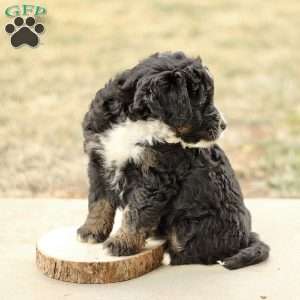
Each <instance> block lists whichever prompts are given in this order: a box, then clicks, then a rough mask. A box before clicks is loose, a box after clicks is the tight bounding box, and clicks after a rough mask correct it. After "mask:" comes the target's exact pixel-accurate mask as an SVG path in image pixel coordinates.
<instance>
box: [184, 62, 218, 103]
mask: <svg viewBox="0 0 300 300" xmlns="http://www.w3.org/2000/svg"><path fill="white" fill-rule="evenodd" d="M184 71H185V73H186V75H187V76H188V77H189V79H190V81H191V82H192V85H193V86H194V87H196V88H197V86H199V84H200V83H202V84H203V85H204V86H205V88H206V91H207V93H208V95H209V97H210V98H213V95H214V80H213V77H212V75H211V73H210V72H209V70H208V68H207V67H206V66H205V65H203V64H202V62H201V59H200V58H196V59H195V60H194V61H193V62H192V64H190V65H189V66H187V67H186V68H185V70H184Z"/></svg>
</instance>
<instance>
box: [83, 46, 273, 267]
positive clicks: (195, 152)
mask: <svg viewBox="0 0 300 300" xmlns="http://www.w3.org/2000/svg"><path fill="white" fill-rule="evenodd" d="M213 96H214V84H213V79H212V77H211V75H210V74H209V72H208V69H207V68H206V67H205V66H204V65H203V64H202V62H201V60H200V59H199V58H196V59H192V58H188V57H186V55H184V54H183V53H182V52H176V53H157V54H154V55H152V56H150V57H149V58H147V59H145V60H144V61H142V62H140V63H139V64H138V65H137V66H136V67H134V68H132V69H130V70H127V71H125V72H123V73H121V74H119V75H118V76H116V78H115V79H114V80H111V81H109V82H108V83H107V84H106V86H105V87H104V88H103V89H101V90H100V91H98V93H97V94H96V97H95V98H94V100H93V101H92V103H91V106H90V109H89V111H88V112H87V114H86V116H85V118H84V122H83V131H84V149H85V151H86V152H87V153H88V155H89V167H88V174H89V180H90V191H89V210H90V214H91V213H92V211H93V207H94V206H95V203H99V202H101V201H108V202H109V203H110V206H109V207H113V208H114V209H116V208H117V207H122V208H125V211H126V214H125V216H124V220H123V224H122V230H123V231H122V232H121V233H119V234H118V236H117V238H122V237H123V236H124V235H125V236H126V238H127V240H128V241H129V240H130V241H131V242H130V243H127V244H126V240H125V239H124V241H123V242H122V243H120V242H117V243H116V242H115V240H116V239H117V238H116V237H115V238H114V239H111V238H110V240H109V241H108V242H106V245H107V247H108V248H109V249H110V250H111V252H112V253H113V254H114V255H126V254H132V253H135V252H137V251H139V249H140V248H139V247H142V245H143V242H142V240H143V238H146V237H147V236H153V235H156V236H157V235H159V236H164V237H166V238H167V240H168V252H169V253H170V256H171V264H190V263H204V264H212V263H216V262H217V261H222V263H223V265H224V266H225V267H227V268H228V269H235V268H240V267H243V266H247V265H250V264H255V263H258V262H260V261H263V260H265V259H266V258H267V257H268V253H269V247H268V246H267V245H266V244H264V243H263V242H261V241H260V240H259V239H258V236H257V235H256V234H254V233H252V232H251V217H250V213H249V211H248V210H247V208H246V207H245V205H244V202H243V197H242V193H241V190H240V186H239V184H238V181H237V179H236V177H235V174H234V171H233V170H232V168H231V166H230V163H229V161H228V159H227V157H226V155H225V154H224V152H223V151H222V150H221V149H220V147H219V146H217V145H214V142H215V141H216V140H217V139H218V137H219V136H220V134H221V132H222V131H223V130H224V129H225V127H226V124H225V122H224V120H223V119H222V117H221V115H220V113H219V111H218V110H217V108H216V107H215V104H214V101H213ZM126 124H127V125H126ZM135 124H141V125H139V126H140V127H134V126H135ZM152 124H153V126H152ZM126 126H127V127H126ZM155 126H158V127H159V128H160V127H161V131H160V130H156V129H153V128H154V127H155ZM118 128H119V129H118ZM118 130H119V131H118ZM139 130H141V133H140V135H139V132H137V131H139ZM117 131H118V132H119V133H118V135H116V136H117V137H114V134H116V132H117ZM133 131H135V132H133ZM125 133H126V136H124V140H123V136H122V134H125ZM151 134H152V135H151ZM143 135H144V136H143ZM128 136H130V138H128ZM133 136H134V137H135V136H136V140H134V141H133V142H132V140H133ZM170 136H171V139H170ZM113 138H115V139H117V138H119V140H118V141H119V144H118V145H117V146H116V147H120V148H121V150H120V151H123V152H121V154H122V155H123V154H124V153H125V152H126V153H127V152H128V157H125V159H124V158H122V159H121V158H120V159H119V158H118V157H117V156H112V154H111V153H112V152H114V151H116V149H112V148H113V147H112V148H111V149H106V148H105V147H108V146H107V145H112V142H111V140H113ZM109 143H110V144H109ZM132 143H133V144H132ZM128 145H129V146H130V147H132V149H128V147H129V146H128ZM126 147H127V148H126ZM203 147H207V148H203ZM124 151H125V152H124ZM109 156H111V158H108V157H109ZM98 207H99V206H98ZM112 215H114V214H112ZM99 217H100V216H99ZM88 218H89V217H88ZM90 223H91V222H90ZM84 229H85V231H84V232H85V234H86V233H87V229H86V228H84ZM82 230H83V229H82V228H81V229H79V230H78V233H79V236H80V235H81V231H82ZM89 230H91V235H93V236H95V232H92V231H93V230H92V229H89ZM97 232H99V224H98V228H97ZM108 235H109V232H108V233H106V234H105V235H103V233H101V232H100V233H99V238H96V241H98V242H99V241H103V240H105V239H106V238H107V237H108ZM128 236H130V238H128ZM134 236H136V237H138V238H136V239H134ZM137 240H138V242H136V241H137ZM118 245H122V246H118Z"/></svg>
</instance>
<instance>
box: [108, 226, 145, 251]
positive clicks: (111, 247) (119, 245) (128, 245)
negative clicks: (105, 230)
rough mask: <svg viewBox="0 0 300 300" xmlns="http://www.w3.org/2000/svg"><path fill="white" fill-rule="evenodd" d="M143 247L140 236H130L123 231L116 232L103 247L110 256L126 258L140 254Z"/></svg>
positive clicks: (143, 241) (142, 238) (143, 240)
mask: <svg viewBox="0 0 300 300" xmlns="http://www.w3.org/2000/svg"><path fill="white" fill-rule="evenodd" d="M144 245H145V239H144V237H143V236H141V235H140V234H136V235H131V234H128V233H126V232H124V231H118V232H117V233H116V234H115V235H114V236H112V237H110V238H109V239H108V240H107V241H106V242H105V243H104V245H103V246H104V247H105V248H106V249H108V251H109V252H110V254H111V255H114V256H128V255H133V254H136V253H138V252H140V251H141V249H142V248H143V247H144Z"/></svg>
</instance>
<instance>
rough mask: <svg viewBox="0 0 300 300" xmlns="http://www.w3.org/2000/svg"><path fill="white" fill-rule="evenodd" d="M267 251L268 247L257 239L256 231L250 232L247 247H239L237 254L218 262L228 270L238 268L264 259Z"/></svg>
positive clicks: (266, 256)
mask: <svg viewBox="0 0 300 300" xmlns="http://www.w3.org/2000/svg"><path fill="white" fill-rule="evenodd" d="M269 252H270V247H269V246H268V245H267V244H265V243H264V242H262V241H261V240H260V239H259V236H258V234H257V233H254V232H251V233H250V238H249V245H248V247H247V248H244V249H241V250H240V251H239V252H238V253H237V254H235V255H233V256H231V257H227V258H225V259H224V260H223V261H218V263H219V264H221V265H222V266H223V267H225V268H226V269H229V270H234V269H239V268H243V267H246V266H250V265H255V264H258V263H260V262H262V261H264V260H266V259H267V258H268V257H269Z"/></svg>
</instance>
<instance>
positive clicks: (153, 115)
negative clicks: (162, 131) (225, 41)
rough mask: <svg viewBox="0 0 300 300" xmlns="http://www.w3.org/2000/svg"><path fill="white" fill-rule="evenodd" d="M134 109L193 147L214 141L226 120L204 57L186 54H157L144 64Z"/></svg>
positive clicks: (137, 83) (142, 116)
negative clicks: (216, 103) (164, 126)
mask: <svg viewBox="0 0 300 300" xmlns="http://www.w3.org/2000/svg"><path fill="white" fill-rule="evenodd" d="M141 64H142V66H143V68H142V70H143V71H140V74H142V75H141V76H140V78H139V79H138V80H137V81H136V90H135V95H134V101H133V104H132V106H131V112H132V113H133V114H135V116H138V117H137V118H139V119H158V120H160V121H162V122H163V123H165V124H166V125H168V126H169V128H170V129H171V130H172V131H173V133H174V134H175V136H176V138H178V139H180V140H181V141H182V142H183V144H186V145H188V146H189V147H206V146H208V145H210V144H212V143H214V142H215V141H216V140H217V139H218V138H219V137H220V135H221V133H222V131H224V130H225V128H226V123H225V121H224V119H223V118H222V116H221V114H220V112H219V110H218V109H217V108H216V106H215V104H214V82H213V78H212V77H211V75H210V73H209V71H208V69H207V67H205V66H203V65H202V63H201V60H200V59H199V58H198V59H189V58H187V57H186V56H185V55H184V54H183V53H174V54H170V53H168V54H157V55H156V56H153V57H152V60H151V59H150V61H147V60H146V61H144V62H142V63H141Z"/></svg>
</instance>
